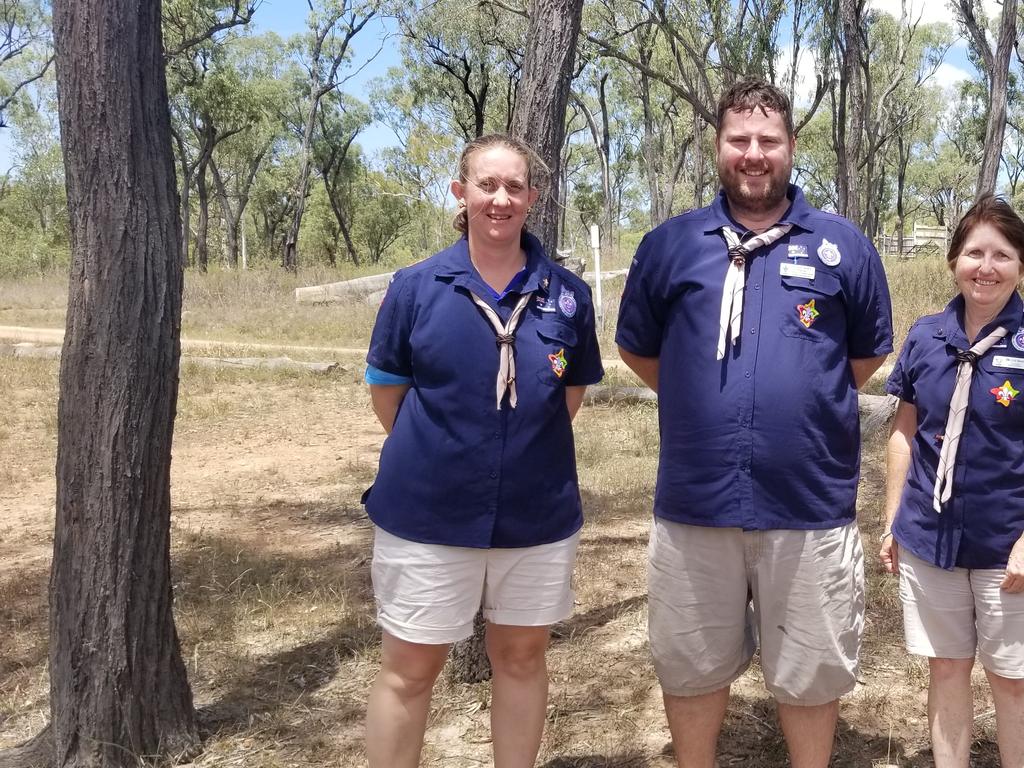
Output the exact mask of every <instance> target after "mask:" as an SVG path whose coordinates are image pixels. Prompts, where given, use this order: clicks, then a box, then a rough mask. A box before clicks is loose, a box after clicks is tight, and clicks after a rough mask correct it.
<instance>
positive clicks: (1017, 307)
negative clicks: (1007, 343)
mask: <svg viewBox="0 0 1024 768" xmlns="http://www.w3.org/2000/svg"><path fill="white" fill-rule="evenodd" d="M1022 314H1024V301H1022V300H1021V297H1020V294H1019V293H1017V292H1016V291H1014V292H1013V293H1012V294H1010V299H1009V301H1007V302H1006V306H1004V307H1003V308H1002V310H1001V311H1000V312H999V315H998V316H997V317H996V319H995V320H993V321H992V322H991V323H989V324H988V325H986V326H985V327H984V328H982V329H981V333H980V334H979V335H978V338H979V339H983V338H985V336H987V335H988V334H990V333H992V331H994V330H995V329H996V328H999V327H1003V328H1006V329H1007V330H1008V332H1009V333H1011V334H1012V333H1013V332H1014V331H1015V330H1017V328H1019V327H1020V325H1021V322H1022V321H1021V317H1022ZM935 338H937V339H943V338H944V339H946V341H947V343H949V344H952V345H953V346H954V347H956V348H957V349H967V348H969V347H970V346H971V344H972V343H973V342H972V340H971V339H968V338H967V331H966V330H964V297H963V294H957V295H956V296H955V297H954V298H953V300H952V301H951V302H949V304H947V305H946V308H945V309H944V310H943V311H942V322H940V323H939V324H938V326H937V327H936V329H935Z"/></svg>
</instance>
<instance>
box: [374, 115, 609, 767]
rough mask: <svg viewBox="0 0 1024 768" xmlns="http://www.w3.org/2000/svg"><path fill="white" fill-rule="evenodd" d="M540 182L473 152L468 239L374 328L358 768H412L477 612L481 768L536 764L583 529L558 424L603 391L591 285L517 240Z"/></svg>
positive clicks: (571, 463) (388, 304)
mask: <svg viewBox="0 0 1024 768" xmlns="http://www.w3.org/2000/svg"><path fill="white" fill-rule="evenodd" d="M542 168H543V164H542V163H541V162H540V161H539V160H538V159H537V157H536V155H535V154H534V153H533V151H532V150H530V149H529V148H528V147H527V146H525V145H524V144H522V143H521V142H519V141H518V140H515V139H513V138H510V137H507V136H501V135H490V136H484V137H481V138H478V139H476V140H475V141H473V142H471V143H470V144H469V145H468V146H467V147H466V148H465V150H464V151H463V153H462V158H461V159H460V162H459V178H458V180H456V181H453V182H452V185H451V191H452V194H453V195H454V196H455V198H456V199H457V200H458V204H459V215H458V217H457V218H456V224H455V226H456V229H458V230H459V231H461V232H462V233H463V234H464V237H463V238H462V239H460V240H459V241H458V242H457V243H455V244H454V245H452V246H451V247H450V248H447V249H446V250H444V251H441V252H440V253H438V254H435V255H434V256H432V257H430V258H429V259H426V260H425V261H422V262H420V263H419V264H416V265H414V266H411V267H408V268H407V269H403V270H400V271H399V272H397V273H396V274H395V279H394V281H393V282H392V284H391V285H390V287H389V288H388V291H387V294H386V296H385V298H384V302H383V304H382V305H381V308H380V312H379V313H378V315H377V324H376V326H375V327H374V330H373V337H372V339H371V342H370V351H369V354H368V355H367V363H368V364H369V367H368V369H367V374H366V379H367V381H368V382H369V384H370V395H371V398H372V401H373V408H374V411H375V412H376V414H377V417H378V418H379V419H380V422H381V424H382V425H383V426H384V429H385V430H386V431H387V432H388V438H387V440H385V442H384V447H383V449H382V450H381V457H380V470H379V472H378V475H377V479H376V481H375V482H374V485H373V487H372V488H371V489H370V491H369V492H368V493H367V496H366V497H365V503H366V510H367V513H368V514H369V516H370V518H371V520H372V521H373V523H374V525H375V527H376V530H375V539H374V556H373V566H372V575H373V586H374V595H375V597H376V600H377V606H378V612H377V618H378V622H379V623H380V625H381V627H382V629H383V641H382V650H381V670H380V673H379V674H378V676H377V679H376V681H375V683H374V686H373V690H372V691H371V693H370V700H369V704H368V707H367V718H366V751H367V756H368V758H369V762H370V766H371V768H400V767H402V766H410V767H411V766H415V765H417V764H418V762H419V754H420V751H421V748H422V745H423V736H424V730H425V728H426V721H427V715H428V713H429V710H430V696H431V691H432V688H433V684H434V681H435V679H436V678H437V675H438V674H439V673H440V671H441V668H442V666H443V665H444V662H445V658H446V657H447V654H448V649H449V646H450V644H451V643H452V642H455V641H457V640H461V639H464V638H466V637H468V636H469V635H470V634H471V633H472V629H473V618H474V616H475V615H476V613H477V610H478V609H479V608H480V607H481V605H482V606H483V612H484V618H486V619H487V653H488V656H489V657H490V661H491V666H492V670H493V683H492V694H493V702H492V705H491V730H492V742H493V749H494V765H495V766H497V768H517V767H520V766H521V767H523V768H525V767H526V766H532V765H533V764H534V761H535V759H536V756H537V752H538V749H539V747H540V739H541V734H542V731H543V726H544V717H545V711H546V705H547V685H548V680H547V669H546V666H545V652H546V650H547V644H548V627H549V626H550V625H551V624H552V623H554V622H556V621H560V620H562V619H565V618H566V617H568V616H569V615H570V613H571V612H572V606H573V592H572V589H571V578H572V570H573V563H574V561H575V555H576V546H577V543H578V541H579V530H580V526H581V525H582V524H583V515H582V508H581V503H580V493H579V487H578V484H577V478H576V459H575V449H574V444H573V434H572V426H571V422H572V419H573V416H575V414H576V411H577V410H578V409H579V407H580V404H581V403H582V401H583V393H584V390H585V389H586V386H587V385H588V384H593V383H595V382H597V381H599V380H600V379H601V377H602V375H603V371H602V368H601V357H600V353H599V351H598V345H597V337H596V334H595V330H594V310H593V307H592V305H591V302H590V291H589V289H588V287H587V285H586V284H585V283H584V282H583V281H582V280H580V279H579V278H577V277H576V276H575V275H573V274H572V273H571V272H568V271H567V270H565V269H563V268H561V267H559V266H557V265H555V264H553V263H552V262H551V261H549V260H548V258H547V257H546V256H545V254H544V251H543V249H542V248H541V245H540V243H539V242H538V240H537V239H536V238H535V237H533V236H532V235H530V234H528V233H527V232H526V231H525V228H524V226H525V222H526V217H527V214H528V212H529V210H530V206H531V205H533V203H534V202H535V201H536V200H537V196H538V194H539V192H538V188H537V183H538V175H539V172H540V171H541V170H542Z"/></svg>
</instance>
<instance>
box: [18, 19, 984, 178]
mask: <svg viewBox="0 0 1024 768" xmlns="http://www.w3.org/2000/svg"><path fill="white" fill-rule="evenodd" d="M985 4H986V7H987V8H988V9H989V10H990V12H991V11H994V10H996V6H995V4H994V0H985ZM868 5H869V6H870V7H872V8H877V9H879V10H883V11H886V12H888V13H892V14H893V15H897V16H898V15H899V13H900V0H868ZM907 10H908V15H909V16H911V17H912V18H918V17H920V20H921V21H922V22H924V23H929V22H933V21H943V22H946V23H949V22H950V20H951V17H952V13H951V11H949V9H948V8H947V7H946V6H945V3H942V2H938V0H907ZM307 13H308V9H307V5H306V2H305V1H304V0H263V1H262V3H261V4H260V6H259V8H258V9H257V11H256V14H255V16H254V17H253V28H254V31H256V32H265V31H274V32H277V33H278V34H279V35H281V36H282V37H288V36H290V35H293V34H297V33H301V32H303V31H304V30H305V29H306V16H307ZM394 31H395V25H394V22H393V21H390V20H381V19H374V20H371V21H370V22H369V23H368V24H367V25H366V27H365V28H364V29H363V30H361V31H360V33H359V34H358V35H357V36H356V37H355V39H354V40H353V42H352V49H353V54H354V55H353V61H352V66H351V69H350V71H354V70H358V72H357V73H356V74H354V75H353V76H352V78H351V79H350V80H348V81H347V82H346V83H345V85H344V87H343V90H345V91H347V92H349V93H351V94H353V95H354V96H357V97H359V98H362V99H364V100H365V99H366V96H367V92H368V90H369V88H368V86H369V83H370V81H371V80H373V79H374V78H376V77H380V76H382V75H384V74H385V73H386V72H387V69H388V67H391V66H397V65H398V64H399V63H400V62H399V53H398V51H399V45H398V40H397V38H396V37H394V36H393V35H394ZM382 43H383V45H382ZM800 70H801V72H800V74H801V75H802V76H803V77H802V79H803V81H804V83H806V84H807V85H806V86H805V87H807V88H809V89H811V90H813V82H814V75H813V73H814V62H813V60H812V59H811V58H810V56H804V57H802V59H801V64H800ZM973 71H974V70H973V67H972V66H971V64H970V62H969V61H968V59H967V51H966V45H965V43H964V42H963V41H960V42H959V43H957V44H956V45H955V46H954V47H953V48H952V49H951V50H950V51H949V52H948V53H947V55H946V59H945V62H944V63H943V64H942V65H941V67H940V69H939V71H938V72H937V73H936V76H935V78H934V80H933V82H934V83H936V84H939V85H942V86H945V87H949V86H952V85H954V84H956V83H957V82H958V81H959V80H963V79H965V78H967V77H971V76H972V74H973ZM799 101H800V99H799V97H798V102H799ZM393 142H394V135H393V134H392V133H391V131H390V129H388V128H387V127H386V126H383V125H379V124H375V125H371V126H370V127H368V128H367V129H366V130H365V131H364V132H363V133H362V134H361V135H360V138H359V143H360V144H361V145H362V147H363V150H364V152H365V153H366V154H367V155H373V154H374V153H375V152H376V151H377V150H379V149H380V148H382V147H386V146H389V145H391V144H393ZM10 152H11V147H10V131H9V130H0V172H3V171H5V170H7V169H8V168H10V166H11V158H10Z"/></svg>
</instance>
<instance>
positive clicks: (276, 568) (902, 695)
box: [0, 259, 998, 768]
mask: <svg viewBox="0 0 1024 768" xmlns="http://www.w3.org/2000/svg"><path fill="white" fill-rule="evenodd" d="M937 267H938V268H937ZM887 269H888V270H889V274H890V281H891V284H892V287H893V294H894V297H895V303H896V315H897V320H896V326H897V329H898V331H899V332H900V333H901V334H902V333H905V331H906V328H907V327H909V323H910V320H911V319H912V316H916V315H917V314H921V313H923V312H926V311H935V310H936V309H937V308H938V307H940V306H941V305H942V304H943V303H945V301H946V299H947V298H948V286H949V284H950V283H949V280H948V277H947V276H946V273H945V272H944V269H945V268H944V265H936V264H934V263H927V262H926V261H925V260H923V259H920V260H917V261H913V262H902V263H887ZM239 277H241V276H239V275H232V274H212V275H208V276H206V277H205V278H200V279H193V280H192V281H191V285H190V288H189V296H188V299H187V306H188V308H189V313H190V314H189V315H188V316H187V318H186V322H187V325H186V332H187V333H193V334H195V335H203V336H208V337H211V338H214V337H215V338H223V339H238V340H239V341H240V350H244V341H254V340H260V339H262V340H267V339H273V340H274V341H286V342H291V343H308V344H316V345H325V346H332V345H342V344H356V343H358V342H359V340H360V339H364V338H366V337H368V333H369V328H370V325H371V323H372V311H369V310H367V311H365V312H364V311H363V310H362V309H360V308H358V307H348V308H345V307H334V308H328V307H313V308H302V309H301V310H300V309H296V308H295V306H294V304H293V303H292V301H291V290H292V288H293V287H294V283H293V282H292V279H290V278H288V277H286V276H281V275H279V274H271V273H267V274H256V273H250V274H247V275H245V276H244V277H242V279H241V280H238V279H237V278H239ZM319 280H320V278H319V277H318V278H317V279H316V281H319ZM300 282H305V280H303V281H300ZM309 282H314V280H310V281H309ZM614 285H615V286H616V287H614V288H613V287H608V286H606V289H607V290H606V294H605V295H606V298H607V301H608V308H609V315H610V316H612V317H613V316H614V307H615V304H616V302H617V300H618V294H619V292H620V290H621V285H620V284H614ZM60 295H61V293H60V290H59V289H58V288H57V287H56V284H55V282H54V281H51V282H50V283H46V282H45V281H35V282H34V283H31V284H29V285H27V286H24V291H22V290H21V288H20V287H19V286H11V285H4V284H0V323H11V324H15V323H17V324H24V323H25V322H31V321H32V320H31V319H32V318H34V317H39V318H44V317H56V316H57V315H58V314H60V313H61V312H62V311H63V309H62V305H61V304H60V302H61V299H60ZM37 311H38V312H39V314H38V315H36V314H33V313H35V312H37ZM47 313H49V314H47ZM40 322H42V320H40ZM47 324H49V323H47ZM53 324H55V325H56V324H59V322H55V323H53ZM611 325H612V324H611V323H609V326H611ZM257 328H258V330H255V329H257ZM612 333H613V329H612V328H611V327H609V328H608V329H606V332H605V336H604V337H603V342H604V348H605V354H606V356H611V355H612V354H613V353H612V351H611V350H612V349H613V347H612V345H611V334H612ZM293 356H299V355H293ZM316 356H317V355H312V357H316ZM309 357H310V356H307V358H309ZM345 364H346V366H347V367H346V369H345V370H342V371H339V372H337V373H335V374H333V375H331V376H326V377H325V376H314V375H309V374H294V373H281V372H267V371H237V370H211V369H206V368H199V367H196V366H192V365H186V366H184V368H183V371H182V384H181V394H180V400H179V417H178V422H177V425H176V432H175V435H176V442H175V451H174V465H173V477H172V493H173V498H174V503H175V510H174V522H173V528H172V539H173V562H174V588H175V596H176V615H177V620H178V626H179V631H180V634H181V637H182V643H183V653H184V655H185V658H186V661H187V663H188V668H189V674H190V678H191V681H192V684H193V688H194V691H195V697H196V705H197V707H198V710H199V714H200V719H201V722H202V723H203V726H204V733H205V734H206V742H205V752H204V753H203V755H202V756H201V757H200V758H198V759H197V760H196V762H195V763H194V764H193V765H195V766H197V767H198V766H201V767H202V768H215V767H216V768H229V767H231V766H245V768H285V767H286V766H296V768H297V767H298V766H302V767H303V768H306V767H307V766H309V767H313V768H316V766H324V767H325V768H326V766H332V767H333V766H356V765H361V764H363V761H364V757H363V752H362V746H361V720H362V717H363V713H364V711H365V703H366V696H367V691H368V689H369V685H370V682H371V680H372V677H373V675H374V673H375V670H376V666H377V663H378V660H379V633H378V631H377V630H376V628H375V627H374V625H373V605H372V595H371V591H370V585H369V578H368V563H369V555H370V536H371V532H370V528H369V526H368V524H367V522H366V520H365V517H364V515H363V513H362V509H361V507H360V505H359V503H358V498H359V494H360V492H361V491H362V490H363V489H364V488H365V487H366V486H367V485H368V484H369V482H371V481H372V478H373V474H374V470H375V461H376V451H377V449H378V446H379V443H380V440H381V433H380V430H379V428H378V427H377V426H376V425H375V423H374V422H373V420H372V417H371V416H370V414H369V408H368V402H367V395H366V391H365V387H363V386H362V385H361V383H360V378H361V365H360V364H359V363H358V362H355V361H348V360H347V361H345ZM607 383H612V384H616V383H617V384H632V383H634V382H633V380H632V377H631V376H629V375H628V374H624V373H621V372H619V371H614V370H613V371H610V372H609V377H608V382H607ZM56 385H57V372H56V365H55V364H53V363H51V362H43V361H30V360H9V359H0V401H2V402H4V404H5V407H4V408H2V409H0V620H2V622H3V623H2V627H0V746H7V745H11V744H14V743H17V742H18V741H20V740H21V739H23V738H26V737H28V736H29V735H31V734H32V733H34V732H35V731H37V730H38V729H39V728H40V727H41V726H42V725H43V723H44V722H45V720H46V714H47V712H46V706H47V703H46V700H47V670H46V653H47V641H46V604H45V589H46V578H47V565H48V551H49V547H50V543H49V535H50V528H49V526H51V525H52V522H51V521H52V493H53V491H52V471H53V456H54V450H55V436H56V419H55V400H56ZM9 404H14V405H15V406H16V407H7V406H8V405H9ZM883 443H884V441H883V440H882V438H881V437H880V436H874V437H871V438H869V439H868V440H867V441H866V443H865V449H864V465H863V472H862V475H863V478H862V486H861V501H860V510H859V515H860V522H861V526H862V530H863V532H864V537H865V549H866V553H867V557H868V616H867V630H866V636H865V645H864V653H863V664H862V677H861V680H862V683H863V684H862V685H860V686H858V689H857V691H855V692H854V694H852V695H851V696H850V697H848V699H847V700H846V701H845V702H844V705H843V720H842V723H841V727H840V732H839V736H838V748H837V758H836V760H835V762H834V765H835V766H837V767H838V768H854V766H858V767H859V766H867V765H882V764H888V765H899V766H906V767H909V768H925V766H927V765H930V755H929V753H928V751H927V738H926V733H925V731H926V725H925V723H924V702H923V691H924V689H925V687H926V672H925V668H924V666H923V664H922V663H921V662H920V660H917V659H912V658H908V657H907V655H906V654H905V652H904V651H903V648H902V640H901V628H900V615H899V606H898V598H897V595H896V593H895V585H894V582H893V581H892V579H889V578H886V577H884V576H883V575H882V574H881V573H880V571H879V569H878V567H877V566H876V565H875V563H874V548H875V544H874V542H875V541H876V539H877V532H878V526H879V521H880V516H881V492H882V481H883V477H884V467H883V455H882V451H883ZM657 446H658V426H657V411H656V408H655V407H654V406H653V405H652V404H640V405H630V406H625V405H618V406H591V407H587V408H585V409H584V410H583V411H582V412H581V414H580V417H579V419H578V422H577V451H578V460H579V467H580V479H581V483H582V486H583V493H584V503H585V506H586V510H587V517H588V522H587V526H586V527H585V529H584V536H583V540H582V544H581V549H580V557H579V564H578V567H577V572H576V579H575V589H576V594H577V609H576V613H575V615H574V616H573V617H572V618H571V619H569V620H568V621H566V622H563V623H562V624H560V625H558V626H557V627H555V629H554V633H553V639H552V646H551V651H550V654H549V667H550V673H551V681H552V684H551V698H550V703H549V707H548V718H547V729H546V735H545V742H544V746H543V749H542V754H541V759H540V764H541V765H542V766H543V767H544V768H599V767H601V766H618V767H620V768H668V767H669V766H671V765H672V760H671V747H670V740H669V735H668V731H667V728H666V727H665V724H664V718H663V715H662V711H661V696H660V691H659V689H658V687H657V685H656V684H655V681H654V674H653V670H652V668H651V663H650V659H649V656H648V651H647V641H646V598H645V578H646V564H645V548H646V541H647V531H648V527H649V524H650V507H651V501H652V494H653V484H654V476H655V469H656V461H657ZM11 557H14V558H18V559H17V560H16V561H12V560H10V559H9V558H11ZM12 563H14V564H12ZM986 696H987V694H983V695H981V696H979V700H978V707H979V713H980V714H981V716H980V717H979V719H978V729H977V736H978V741H977V742H976V744H975V748H976V758H975V761H974V765H975V766H976V768H988V767H990V766H993V767H994V766H995V765H997V764H998V761H997V759H996V757H995V751H994V744H993V742H992V738H993V735H992V728H993V722H992V721H993V718H991V717H989V716H986V714H985V713H987V712H988V711H989V710H990V709H991V704H990V703H989V701H988V700H987V698H986ZM488 701H489V687H488V685H486V684H482V685H478V686H465V685H457V684H453V683H451V682H450V681H448V680H447V679H445V678H444V677H442V679H441V681H440V682H439V684H438V688H437V690H436V695H435V699H434V708H433V712H432V715H431V721H430V730H429V732H428V736H427V744H426V747H425V750H424V762H423V764H424V765H427V766H445V768H449V767H454V768H468V767H469V766H478V765H486V764H489V762H490V757H489V755H490V745H489V741H488V739H489V735H488V732H489V728H488V718H489V705H488ZM721 752H722V754H721V765H722V766H729V765H743V764H746V765H752V766H758V768H774V767H775V766H780V767H781V766H783V765H785V764H786V758H785V750H784V746H783V742H782V739H781V736H780V733H779V730H778V726H777V724H776V720H775V716H774V713H773V711H772V707H771V702H770V700H769V699H768V697H767V695H766V694H765V692H764V689H763V686H762V685H761V682H760V673H759V670H758V668H757V666H756V665H755V666H754V668H752V670H751V671H750V673H749V674H748V675H746V676H745V677H744V678H743V679H741V681H739V682H738V683H737V686H736V689H735V696H734V699H733V701H732V703H731V705H730V710H729V714H728V717H727V720H726V723H725V728H724V731H723V737H722V741H721Z"/></svg>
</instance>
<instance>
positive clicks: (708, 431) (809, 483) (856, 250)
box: [616, 185, 892, 530]
mask: <svg viewBox="0 0 1024 768" xmlns="http://www.w3.org/2000/svg"><path fill="white" fill-rule="evenodd" d="M788 194H789V198H790V200H791V201H792V203H791V205H790V208H789V210H788V211H787V212H786V214H785V215H784V216H783V217H782V219H781V220H780V222H781V223H791V224H792V225H793V228H792V229H791V230H790V231H789V233H788V234H787V235H785V236H783V237H782V238H781V239H779V240H778V241H777V242H775V243H773V244H772V245H771V246H769V247H767V248H762V249H759V250H756V251H754V252H753V254H751V256H750V257H749V258H748V267H747V277H746V290H745V295H744V298H743V327H742V330H741V333H740V339H739V342H738V343H737V344H736V345H735V346H734V345H732V341H731V340H730V346H729V347H728V350H727V352H726V356H725V359H724V360H721V361H719V360H716V359H715V351H716V345H717V342H718V332H719V312H720V308H721V303H722V287H723V284H724V282H725V276H726V271H727V268H728V266H729V258H728V255H727V247H726V243H725V240H724V238H723V235H722V232H721V229H722V227H723V226H729V227H731V228H733V229H734V230H735V231H737V232H739V233H743V232H744V231H745V229H744V227H743V226H742V225H739V224H737V223H736V222H735V221H734V220H733V219H732V218H731V217H730V215H729V213H728V208H727V204H726V201H725V196H724V194H722V193H720V194H719V196H718V197H717V198H716V199H715V201H714V202H713V203H712V204H711V205H710V206H709V207H707V208H702V209H700V210H695V211H691V212H689V213H686V214H684V215H682V216H677V217H675V218H673V219H670V220H669V221H667V222H665V223H664V224H662V225H661V226H660V227H658V228H656V229H655V230H653V231H652V232H650V233H649V234H648V235H647V236H646V237H645V238H644V240H643V242H641V244H640V247H639V249H638V250H637V254H636V258H635V259H634V261H633V265H632V267H631V269H630V272H629V277H628V279H627V281H626V288H625V292H624V293H623V296H622V303H621V307H620V310H619V324H618V332H617V335H616V341H617V342H618V343H619V345H620V346H621V347H623V348H624V349H625V350H627V351H629V352H632V353H633V354H636V355H641V356H644V357H657V358H660V368H659V376H658V404H659V405H658V414H659V421H660V430H661V456H660V462H659V465H658V482H657V488H656V491H655V499H654V513H655V515H657V516H659V517H662V518H665V519H667V520H673V521H676V522H680V523H687V524H690V525H706V526H722V527H739V528H743V529H744V530H770V529H777V528H788V529H821V528H833V527H838V526H840V525H844V524H846V523H848V522H850V521H852V520H853V518H854V507H855V503H856V492H857V478H858V472H859V460H860V429H859V425H858V416H857V391H856V388H855V385H854V381H853V374H852V372H851V369H850V366H849V359H850V358H869V357H876V356H878V355H883V354H886V353H888V352H890V351H892V317H891V308H890V304H889V291H888V287H887V285H886V281H885V273H884V272H883V270H882V264H881V260H880V259H879V258H878V254H877V253H876V252H875V249H874V248H873V247H872V246H871V243H870V242H868V240H867V239H866V238H865V237H864V235H863V234H861V233H860V232H859V231H858V230H857V229H856V227H854V226H853V225H852V224H851V223H850V222H848V221H847V220H846V219H843V218H841V217H839V216H835V215H832V214H828V213H824V212H822V211H819V210H816V209H814V208H812V207H811V206H810V205H809V204H808V203H807V201H806V200H805V199H804V196H803V193H802V192H801V191H800V190H799V189H798V188H797V187H795V186H792V185H790V187H789V192H788ZM748 234H749V233H748Z"/></svg>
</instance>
